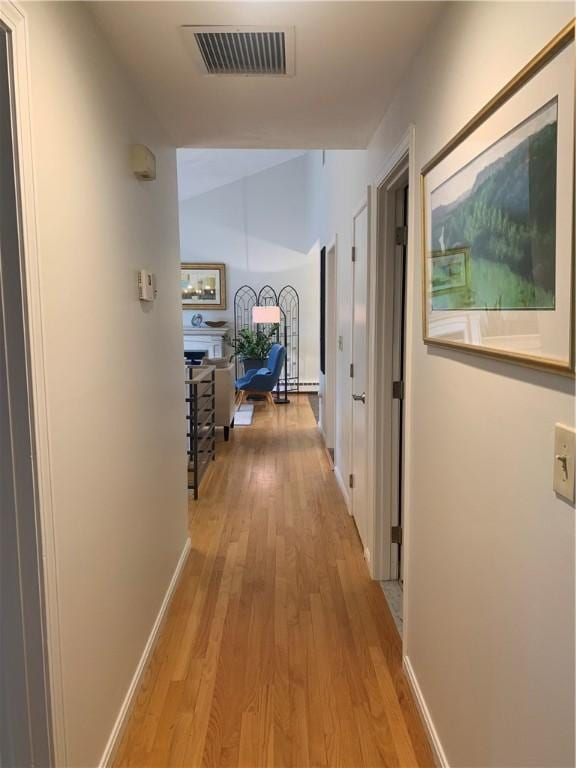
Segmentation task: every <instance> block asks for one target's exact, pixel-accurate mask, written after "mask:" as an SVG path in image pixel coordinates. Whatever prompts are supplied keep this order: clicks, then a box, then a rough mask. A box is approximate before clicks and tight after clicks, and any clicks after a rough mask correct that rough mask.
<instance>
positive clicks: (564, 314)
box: [420, 20, 576, 377]
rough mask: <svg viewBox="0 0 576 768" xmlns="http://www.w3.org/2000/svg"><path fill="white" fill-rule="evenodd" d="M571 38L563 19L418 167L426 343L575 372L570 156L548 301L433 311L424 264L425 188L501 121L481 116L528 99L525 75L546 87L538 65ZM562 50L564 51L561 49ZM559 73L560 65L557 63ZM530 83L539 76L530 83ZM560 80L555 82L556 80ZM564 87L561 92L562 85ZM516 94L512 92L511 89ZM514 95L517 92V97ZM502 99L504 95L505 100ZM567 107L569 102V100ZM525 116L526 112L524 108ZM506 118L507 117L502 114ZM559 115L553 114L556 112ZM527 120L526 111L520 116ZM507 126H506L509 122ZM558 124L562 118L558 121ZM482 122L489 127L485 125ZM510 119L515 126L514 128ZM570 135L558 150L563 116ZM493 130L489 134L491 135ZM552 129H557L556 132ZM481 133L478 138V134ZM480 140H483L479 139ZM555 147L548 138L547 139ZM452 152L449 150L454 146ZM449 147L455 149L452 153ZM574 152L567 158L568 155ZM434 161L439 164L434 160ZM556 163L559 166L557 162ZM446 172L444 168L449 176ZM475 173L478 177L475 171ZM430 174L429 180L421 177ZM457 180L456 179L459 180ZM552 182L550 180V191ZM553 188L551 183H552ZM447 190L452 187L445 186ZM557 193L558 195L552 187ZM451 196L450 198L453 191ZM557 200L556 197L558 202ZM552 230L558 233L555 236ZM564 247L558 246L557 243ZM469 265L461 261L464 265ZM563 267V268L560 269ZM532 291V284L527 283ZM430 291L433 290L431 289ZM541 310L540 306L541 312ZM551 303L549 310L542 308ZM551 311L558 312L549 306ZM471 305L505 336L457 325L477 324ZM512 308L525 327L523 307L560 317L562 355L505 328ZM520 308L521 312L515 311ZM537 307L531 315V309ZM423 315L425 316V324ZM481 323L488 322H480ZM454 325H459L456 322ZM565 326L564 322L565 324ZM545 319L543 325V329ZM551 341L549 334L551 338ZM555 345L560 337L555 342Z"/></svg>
mask: <svg viewBox="0 0 576 768" xmlns="http://www.w3.org/2000/svg"><path fill="white" fill-rule="evenodd" d="M574 39H575V20H572V21H571V22H570V23H569V24H567V25H566V27H564V29H562V30H561V31H560V32H559V33H558V35H556V37H554V38H553V39H552V40H551V41H550V43H548V45H547V46H546V47H545V48H543V49H542V50H541V51H540V52H539V53H538V54H537V55H536V56H535V57H534V58H533V59H532V60H531V61H530V62H529V63H528V64H527V65H526V66H525V67H524V68H523V69H522V70H521V71H520V72H519V73H518V74H517V75H516V76H515V77H514V78H512V80H510V82H508V83H507V84H506V85H505V86H504V87H503V88H502V89H501V90H500V91H499V92H498V93H497V94H496V95H495V96H494V97H493V98H492V99H491V100H490V101H489V102H488V103H487V104H486V105H485V106H484V107H483V108H482V109H481V110H480V111H479V112H478V113H477V114H476V115H475V116H474V117H473V118H472V119H471V120H470V121H469V122H468V123H466V125H465V126H464V127H463V128H462V129H461V130H460V131H459V132H458V133H457V134H456V135H455V136H454V137H453V138H452V139H451V140H450V141H449V142H448V143H447V144H446V145H445V146H444V147H442V149H440V151H439V152H437V153H436V154H435V155H434V157H433V158H432V159H431V160H430V161H429V162H428V163H426V164H425V165H424V166H423V167H422V170H421V172H420V194H421V217H422V219H421V220H422V300H423V312H422V321H423V328H422V335H423V341H424V343H425V344H426V345H435V346H439V347H444V348H451V349H458V350H461V351H466V352H471V353H474V354H479V355H483V356H485V357H491V358H497V359H501V360H507V361H509V362H514V363H518V364H520V365H525V366H529V367H532V368H537V369H541V370H546V371H550V372H555V373H560V374H563V375H567V376H572V377H573V376H574V374H575V318H576V316H575V306H574V305H575V296H574V281H575V270H576V259H575V255H574V248H575V245H574V225H575V220H574V163H573V162H572V164H571V167H569V168H568V169H563V173H564V177H563V183H564V188H565V189H567V188H568V174H569V175H570V190H569V191H570V196H571V214H570V215H568V216H567V217H565V218H566V219H567V224H566V226H570V220H571V232H569V233H566V232H564V231H563V229H562V235H561V236H562V238H563V239H562V243H563V251H562V253H563V261H562V267H563V273H562V274H560V273H559V267H558V265H559V263H560V260H559V257H558V251H557V250H555V251H554V259H553V270H554V277H553V279H554V281H555V282H554V283H553V286H554V292H553V302H552V305H551V306H550V307H544V308H543V307H541V306H539V305H537V304H536V303H534V304H529V305H527V306H520V305H519V304H518V305H515V307H513V308H510V307H505V308H504V310H502V309H500V308H499V307H498V306H494V307H487V306H486V307H474V308H473V309H472V311H470V310H468V315H466V311H467V310H465V309H464V308H462V310H461V311H460V312H456V311H454V309H455V308H454V307H449V308H447V309H444V310H438V309H434V305H433V302H432V294H433V291H432V279H433V275H432V272H433V267H432V266H431V265H432V263H433V261H434V259H435V258H437V257H438V255H439V250H438V247H437V245H436V246H435V247H433V245H432V244H433V241H434V240H436V242H437V241H438V237H437V234H438V229H439V227H438V226H436V229H435V230H434V232H435V237H433V234H432V232H433V227H432V210H433V206H432V194H433V192H434V193H436V192H437V191H438V190H439V189H440V188H441V187H442V186H443V185H444V184H445V183H447V182H451V181H452V179H454V178H455V177H456V176H457V174H458V173H460V171H461V170H465V169H466V168H467V165H468V166H471V165H472V164H473V162H475V161H476V160H477V159H479V158H480V157H481V154H482V153H480V155H478V154H477V155H476V156H475V157H474V155H472V157H473V160H469V161H468V163H467V165H464V164H463V165H461V166H460V167H458V166H457V165H456V163H457V162H461V161H462V160H463V159H464V158H466V157H467V153H468V154H471V152H472V149H470V148H469V147H472V143H470V145H467V144H464V143H465V142H466V140H467V139H468V138H469V137H471V136H472V134H474V133H475V132H476V131H477V130H478V129H481V130H483V134H482V135H483V137H487V136H489V135H490V131H492V132H495V131H496V130H497V129H498V126H499V125H500V123H501V122H505V120H504V118H501V116H497V117H496V118H495V119H493V120H492V121H491V122H490V123H489V124H488V125H485V124H486V122H487V121H488V120H489V118H493V116H496V113H498V111H499V110H500V109H501V108H505V109H506V110H507V111H506V112H505V115H509V114H511V113H512V112H513V110H514V109H515V106H514V105H515V104H518V103H522V104H523V103H524V102H522V101H521V100H522V99H524V100H525V101H526V99H527V98H528V97H527V96H526V92H524V93H523V94H522V93H521V92H522V89H523V88H524V86H527V85H528V84H529V83H531V81H533V78H535V76H536V75H541V73H542V75H541V79H540V80H538V81H537V82H536V81H535V83H531V85H530V88H532V91H531V92H530V93H536V92H537V89H538V88H540V89H541V90H542V91H544V90H545V89H546V87H547V86H546V83H547V80H546V78H547V77H549V75H547V74H546V73H545V72H544V70H545V69H546V67H547V66H548V65H549V64H552V63H553V62H555V60H556V63H555V64H553V66H556V67H559V66H560V65H561V66H562V67H564V66H565V64H564V61H565V60H564V58H562V59H558V60H557V59H556V57H559V56H560V54H562V53H563V52H564V51H565V49H567V48H568V47H569V46H571V45H573V44H574ZM565 55H566V54H565ZM562 71H563V72H564V69H563V70H562ZM570 77H571V78H572V93H571V98H572V100H573V77H574V75H573V73H572V75H570ZM538 83H541V84H540V85H538ZM559 87H560V86H559ZM562 93H564V92H562ZM566 93H568V94H569V90H568V89H566ZM519 94H520V95H519ZM518 95H519V96H518ZM513 97H518V98H519V99H520V102H519V101H518V98H517V99H516V100H515V101H514V102H511V99H512V98H513ZM529 98H534V97H533V96H530V97H529ZM558 98H559V97H558V96H556V102H557V105H558V109H560V108H562V109H564V114H565V113H566V109H565V106H566V104H565V103H563V104H560V103H559V102H558ZM568 98H570V96H569V95H568V96H567V97H566V101H567V99H568ZM553 101H554V99H551V98H550V96H549V97H548V103H552V102H553ZM509 102H511V103H510V104H509ZM546 106H548V104H547V103H546V100H544V107H546ZM544 107H541V109H544ZM572 108H573V104H572ZM531 117H533V116H532V115H531ZM506 119H508V117H506ZM558 119H559V118H558ZM524 122H526V123H527V122H528V118H527V119H526V120H525V121H524ZM512 125H514V124H513V123H512ZM521 125H523V121H522V120H519V121H518V126H521ZM565 125H566V123H565V124H564V126H565ZM490 126H493V127H492V128H491V127H490ZM518 126H516V127H518ZM513 130H515V128H512V129H509V134H512V133H513ZM570 131H571V140H570V142H569V143H568V142H566V143H565V144H564V145H561V147H560V149H562V147H566V146H569V147H570V152H572V153H573V152H574V122H573V121H572V123H571V129H570ZM509 134H508V133H505V134H503V135H502V136H503V138H507V136H508V135H509ZM496 135H497V134H496ZM558 135H560V133H559V132H558ZM567 135H568V134H567V132H566V130H565V129H564V133H562V136H563V137H564V138H565V137H566V136H567ZM475 138H476V140H477V138H478V135H477V136H476V137H475ZM483 140H484V139H483ZM500 140H501V139H500V138H499V139H498V140H497V141H495V142H494V143H493V144H492V145H490V144H489V143H487V144H486V146H487V147H488V149H492V147H494V146H495V145H496V144H497V143H498V141H500ZM487 141H488V140H487ZM554 147H555V149H556V144H555V145H554ZM456 151H457V153H456ZM453 153H456V154H453ZM572 159H574V157H573V158H572ZM441 164H442V165H441ZM558 165H560V164H559V163H558ZM454 166H455V167H456V168H457V170H456V172H454ZM442 174H444V178H445V179H446V180H447V181H446V182H445V181H444V180H442ZM449 174H452V175H449ZM476 178H478V177H476ZM429 179H430V183H428V181H429ZM434 179H436V184H437V186H436V187H433V184H434ZM467 183H470V182H469V180H467ZM462 186H463V183H462ZM457 187H458V182H456V183H455V184H454V188H455V189H456V188H457ZM556 189H557V188H556V187H555V190H556ZM558 189H559V187H558ZM451 194H454V192H452V193H451ZM441 195H442V193H440V195H439V196H438V197H439V199H440V201H442V196H441ZM445 197H446V199H447V200H448V195H445ZM558 197H560V195H559V194H558ZM453 199H455V198H453ZM563 204H564V203H563ZM453 205H456V203H453ZM444 206H445V207H444V210H448V205H447V204H446V203H444ZM441 209H442V206H441V205H437V207H436V208H435V209H434V210H435V211H440V210H441ZM442 215H445V214H441V215H438V219H439V220H440V222H442V221H444V219H442V218H441V216H442ZM556 233H557V228H556V227H555V228H554V235H555V237H556V236H557V234H556ZM441 234H442V240H443V239H444V229H443V228H442V233H441ZM558 237H560V236H559V235H558ZM556 244H557V240H556V239H555V240H554V248H555V249H556V247H557V245H556ZM448 246H449V247H447V248H446V249H445V250H444V244H442V253H443V254H444V255H448V254H450V253H453V254H457V253H458V252H463V251H464V250H465V249H467V248H468V247H469V243H467V242H460V241H459V242H458V243H457V246H458V247H453V246H454V243H450V242H449V243H448ZM564 246H566V247H564ZM548 263H550V260H549V262H548ZM467 268H468V269H469V268H470V267H469V266H468V267H467ZM567 273H569V274H567ZM557 286H560V289H561V290H562V291H564V292H563V293H562V307H561V309H562V311H559V310H558V306H559V305H560V302H559V301H558V303H556V302H557V297H558V295H559V293H560V289H558V287H557ZM534 290H535V289H534ZM436 295H437V294H436ZM489 309H490V310H492V311H491V312H490V313H488V312H487V310H489ZM543 310H548V313H547V315H546V314H545V312H544V311H543ZM550 310H552V311H550ZM557 310H558V311H557ZM473 311H476V312H477V313H478V315H480V314H481V313H482V312H483V313H484V317H485V318H486V317H488V314H491V317H490V320H489V322H490V323H492V326H493V327H495V328H498V323H497V320H498V318H495V317H494V316H496V315H498V314H500V315H502V325H503V326H505V325H506V322H509V325H508V326H506V333H507V334H508V335H503V336H501V337H499V336H498V335H496V334H493V333H492V334H491V333H485V334H483V330H484V329H483V326H482V325H481V328H482V330H481V331H480V332H479V333H477V332H475V330H474V328H472V330H471V329H470V327H469V326H468V327H465V326H466V323H467V322H474V323H475V327H477V326H478V323H479V322H480V321H479V318H478V317H476V318H474V317H473V314H472V312H473ZM514 311H515V313H516V316H517V317H519V318H521V320H520V321H518V323H517V325H521V324H522V321H523V320H526V322H525V325H526V326H530V325H532V323H531V322H528V320H529V315H530V312H532V314H533V315H534V316H535V317H536V318H541V317H544V318H545V320H544V321H543V322H545V323H548V326H550V327H552V331H553V329H554V327H553V323H552V322H551V321H550V318H551V317H553V318H554V322H556V324H557V326H556V327H558V324H559V323H560V321H562V322H561V326H560V327H561V329H562V347H563V350H562V355H558V354H554V355H547V354H544V349H545V344H544V342H543V341H542V340H540V346H539V347H536V345H534V346H535V347H536V350H537V351H536V352H535V351H534V349H532V348H531V347H530V344H529V343H528V342H526V343H525V339H524V336H526V337H528V335H529V334H523V333H520V332H518V331H517V330H516V328H515V327H514V330H513V331H510V329H511V328H512V327H513V321H514V319H515V318H514V317H513V315H514ZM506 313H508V316H509V317H510V320H509V321H508V320H507V316H506ZM522 313H523V314H522ZM538 313H539V314H538ZM431 319H432V320H433V322H432V324H431ZM486 322H487V323H488V321H486ZM538 322H539V320H538V319H535V320H534V323H533V324H534V325H535V326H536V328H537V332H536V334H534V338H536V337H538V338H540V335H541V336H542V337H544V336H545V334H544V333H541V332H540V329H539V326H538ZM459 324H460V329H461V330H460V329H459ZM566 325H568V327H566ZM548 326H547V328H548ZM553 337H554V334H553V333H548V335H547V336H546V339H550V338H553ZM477 338H480V341H479V342H478V341H477ZM484 339H488V340H489V341H491V340H496V341H498V342H500V343H499V344H498V345H493V344H485V343H484ZM508 342H510V343H509V346H510V347H514V348H507V347H506V344H507V343H508ZM556 343H557V342H556V341H554V344H556ZM558 344H559V345H560V342H558ZM552 349H553V350H554V351H555V352H556V347H555V346H552Z"/></svg>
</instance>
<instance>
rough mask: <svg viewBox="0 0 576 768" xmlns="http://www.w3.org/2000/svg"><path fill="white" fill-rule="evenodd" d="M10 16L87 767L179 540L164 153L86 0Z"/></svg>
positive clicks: (182, 480) (172, 191)
mask: <svg viewBox="0 0 576 768" xmlns="http://www.w3.org/2000/svg"><path fill="white" fill-rule="evenodd" d="M25 11H26V13H27V15H28V18H29V28H30V50H31V88H32V117H33V152H34V162H35V172H36V181H37V190H36V191H37V213H38V236H39V258H40V263H41V280H42V287H43V306H42V316H43V325H44V341H45V350H46V357H47V389H48V408H49V420H50V436H51V474H52V482H53V505H54V514H55V521H54V522H55V538H56V542H55V543H56V557H57V567H58V611H59V616H60V626H61V641H62V647H61V656H62V666H63V675H64V681H63V682H64V704H65V726H66V735H67V752H68V754H67V765H70V766H94V765H97V764H98V763H99V760H100V756H101V754H102V752H103V750H104V747H105V744H106V742H107V739H108V737H109V735H110V733H111V730H112V727H113V724H114V722H115V720H116V717H117V714H118V711H119V709H120V706H121V703H122V701H123V699H124V696H125V694H126V693H127V690H128V686H129V683H130V681H131V678H132V676H133V674H134V672H135V669H136V665H137V663H138V661H139V658H140V655H141V653H142V651H143V649H144V646H145V643H146V640H147V638H148V635H149V633H150V630H151V629H152V625H153V622H154V620H155V618H156V615H157V612H158V610H159V608H160V605H161V601H162V599H163V596H164V594H165V591H166V589H167V587H168V585H169V582H170V579H171V576H172V573H173V571H174V568H175V566H176V563H177V561H178V558H179V556H180V553H181V551H182V548H183V546H184V544H185V541H186V536H187V534H186V498H187V497H186V485H185V484H186V475H185V439H184V432H185V429H184V411H183V383H182V365H181V355H182V352H181V343H182V342H181V313H180V305H179V293H178V291H179V287H178V263H179V244H178V224H177V194H176V153H175V150H173V149H170V148H168V147H167V146H166V145H165V143H164V139H163V136H162V134H161V132H160V131H159V129H158V127H157V125H156V123H155V121H154V120H152V119H151V118H150V115H149V113H148V111H147V110H146V109H145V108H144V107H143V104H142V102H141V101H140V100H139V98H137V97H136V95H135V93H134V91H133V89H132V87H131V86H130V84H129V82H128V81H127V80H126V79H125V76H124V72H123V71H122V69H121V68H119V66H118V65H117V64H116V62H115V59H114V55H113V54H112V52H111V50H110V49H109V48H108V46H107V45H106V44H105V43H104V40H103V38H102V36H101V34H100V32H99V31H98V29H97V28H96V26H95V24H94V22H93V20H92V17H91V15H90V14H89V12H88V10H87V9H86V7H82V4H76V3H31V4H26V6H25ZM134 142H143V143H145V144H147V145H149V146H150V147H151V148H152V149H153V151H154V152H155V153H156V156H157V160H158V180H157V181H156V182H153V183H143V182H138V181H137V180H136V179H135V178H134V176H133V175H132V174H131V172H130V145H131V144H132V143H134ZM141 267H147V268H149V269H151V270H153V271H154V272H155V273H156V275H157V278H158V288H159V293H158V299H157V301H156V303H155V304H154V305H146V306H144V305H142V304H141V303H140V302H139V301H138V298H137V291H136V272H137V269H138V268H141Z"/></svg>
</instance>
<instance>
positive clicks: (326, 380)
mask: <svg viewBox="0 0 576 768" xmlns="http://www.w3.org/2000/svg"><path fill="white" fill-rule="evenodd" d="M336 248H337V245H336V239H334V240H333V241H332V243H331V244H330V245H329V246H328V247H324V248H322V251H321V258H322V270H321V285H320V293H321V298H320V305H321V318H320V371H321V374H322V375H323V382H322V385H323V386H322V389H321V397H320V424H321V426H322V434H323V437H324V444H325V446H326V451H327V452H328V455H329V457H330V462H331V464H332V466H334V445H335V441H336V353H337V349H336V345H337V342H336V338H337V337H336V310H337V293H336V291H337V282H336V275H337V262H336V258H337V257H336Z"/></svg>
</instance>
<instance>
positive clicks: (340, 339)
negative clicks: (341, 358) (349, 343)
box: [338, 336, 344, 352]
mask: <svg viewBox="0 0 576 768" xmlns="http://www.w3.org/2000/svg"><path fill="white" fill-rule="evenodd" d="M338 349H339V350H340V352H344V336H338Z"/></svg>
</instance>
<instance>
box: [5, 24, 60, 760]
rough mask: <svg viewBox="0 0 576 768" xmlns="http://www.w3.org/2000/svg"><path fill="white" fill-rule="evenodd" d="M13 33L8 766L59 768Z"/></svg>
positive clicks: (8, 229)
mask: <svg viewBox="0 0 576 768" xmlns="http://www.w3.org/2000/svg"><path fill="white" fill-rule="evenodd" d="M13 67H14V59H13V48H12V39H11V32H10V30H9V29H8V27H6V26H4V25H3V24H2V22H1V21H0V613H1V616H2V621H1V625H0V670H1V676H0V733H1V734H2V738H1V739H0V765H6V766H8V765H42V766H49V765H52V763H53V760H52V743H51V733H50V707H49V704H48V673H47V661H46V649H45V645H44V638H45V625H44V610H43V586H42V567H41V563H42V553H41V549H40V536H39V528H40V523H39V519H38V502H37V498H36V493H37V487H38V486H37V481H36V468H35V462H34V458H33V457H34V456H35V450H34V434H33V429H32V423H33V419H32V408H31V396H30V391H31V388H30V380H29V371H30V363H29V356H28V342H27V314H26V304H25V295H26V291H25V276H24V254H23V247H22V242H23V238H22V231H21V222H22V211H21V205H20V190H19V182H18V179H19V173H18V147H17V141H16V136H17V132H16V119H15V106H14V77H13V74H14V70H13Z"/></svg>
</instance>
